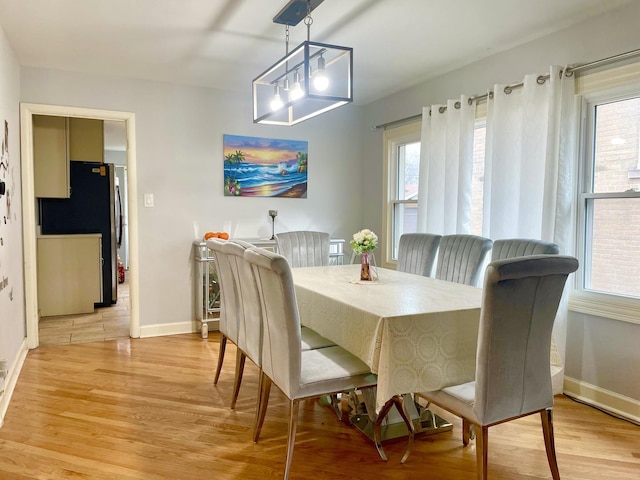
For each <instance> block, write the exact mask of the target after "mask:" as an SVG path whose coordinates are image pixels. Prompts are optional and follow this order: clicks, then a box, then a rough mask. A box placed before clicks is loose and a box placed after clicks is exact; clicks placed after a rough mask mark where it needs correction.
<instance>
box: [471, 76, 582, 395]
mask: <svg viewBox="0 0 640 480" xmlns="http://www.w3.org/2000/svg"><path fill="white" fill-rule="evenodd" d="M541 80H542V79H541V78H540V77H539V75H527V76H526V77H525V79H524V82H523V86H522V88H514V89H512V91H511V92H508V91H507V92H505V85H495V87H494V90H493V91H494V97H493V99H490V100H489V101H488V105H487V140H486V158H485V179H484V209H483V235H484V236H486V237H489V238H491V239H493V240H496V239H500V238H537V239H542V240H548V241H552V242H555V243H557V244H558V245H559V246H560V252H561V253H562V254H573V253H574V251H575V248H574V244H573V233H574V232H575V218H574V213H573V212H574V211H575V208H574V205H575V203H574V202H575V181H576V154H575V153H576V130H577V129H576V113H575V112H576V107H575V85H574V83H575V82H574V78H573V77H567V76H565V75H563V74H562V70H561V68H560V67H556V66H554V67H551V70H550V72H549V78H548V79H546V80H545V81H544V83H541ZM565 298H566V295H565ZM566 312H567V310H566V300H563V304H562V305H561V306H560V309H559V313H558V316H557V318H556V324H555V326H554V340H555V342H554V347H555V345H557V346H559V347H560V348H561V351H558V350H556V351H555V352H553V353H554V354H555V355H552V363H553V370H554V392H555V393H560V392H561V391H562V382H563V377H564V369H563V363H564V362H563V358H564V346H565V343H566Z"/></svg>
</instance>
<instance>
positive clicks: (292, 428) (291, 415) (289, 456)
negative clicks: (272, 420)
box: [284, 400, 300, 480]
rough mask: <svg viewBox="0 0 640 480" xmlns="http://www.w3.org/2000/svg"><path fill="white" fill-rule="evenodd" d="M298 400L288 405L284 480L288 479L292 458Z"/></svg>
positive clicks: (296, 425)
mask: <svg viewBox="0 0 640 480" xmlns="http://www.w3.org/2000/svg"><path fill="white" fill-rule="evenodd" d="M299 407H300V400H291V404H290V407H289V412H290V413H289V441H288V442H287V461H286V463H285V467H284V480H288V479H289V472H290V471H291V460H293V447H294V445H295V443H296V430H297V427H298V409H299Z"/></svg>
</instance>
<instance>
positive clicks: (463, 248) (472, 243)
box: [436, 234, 493, 287]
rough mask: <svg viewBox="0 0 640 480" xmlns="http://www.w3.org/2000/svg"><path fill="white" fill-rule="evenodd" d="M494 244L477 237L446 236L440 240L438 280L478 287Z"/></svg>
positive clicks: (486, 239)
mask: <svg viewBox="0 0 640 480" xmlns="http://www.w3.org/2000/svg"><path fill="white" fill-rule="evenodd" d="M492 244H493V242H492V241H491V240H489V239H488V238H484V237H479V236H476V235H463V234H460V235H444V236H443V237H442V239H441V240H440V248H439V250H438V264H437V267H436V278H439V279H440V280H447V281H449V282H456V283H463V284H465V285H471V286H474V287H475V286H478V284H479V280H480V278H481V272H482V267H483V266H484V264H485V261H486V259H487V255H488V253H489V251H490V250H491V245H492Z"/></svg>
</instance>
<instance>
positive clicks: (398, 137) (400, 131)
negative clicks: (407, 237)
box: [382, 119, 422, 268]
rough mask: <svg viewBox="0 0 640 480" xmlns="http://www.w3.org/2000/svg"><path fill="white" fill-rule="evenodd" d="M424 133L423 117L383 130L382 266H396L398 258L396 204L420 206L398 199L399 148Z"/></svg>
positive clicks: (415, 201)
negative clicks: (396, 251) (395, 240)
mask: <svg viewBox="0 0 640 480" xmlns="http://www.w3.org/2000/svg"><path fill="white" fill-rule="evenodd" d="M421 134H422V119H419V120H417V121H414V122H410V123H406V124H404V125H401V126H398V127H395V128H387V129H385V130H384V132H383V149H384V175H383V195H384V196H383V198H384V206H383V212H382V218H383V233H382V239H383V243H384V246H385V248H384V251H383V258H382V266H383V267H385V268H396V266H397V263H398V262H397V260H396V259H394V258H393V238H394V229H395V227H396V225H395V219H394V211H395V207H396V205H407V204H409V205H415V206H416V208H417V206H418V199H417V198H416V199H415V200H398V194H397V193H398V192H397V189H398V148H399V147H400V146H402V145H406V144H408V143H415V142H420V137H421Z"/></svg>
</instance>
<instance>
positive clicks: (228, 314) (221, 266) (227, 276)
mask: <svg viewBox="0 0 640 480" xmlns="http://www.w3.org/2000/svg"><path fill="white" fill-rule="evenodd" d="M224 245H225V241H224V240H220V239H217V238H211V239H209V240H207V247H208V248H209V249H211V251H212V252H213V256H214V258H215V261H216V270H217V272H218V283H219V285H220V323H219V329H220V349H219V350H218V364H217V366H216V374H215V377H214V380H213V383H214V384H217V383H218V380H219V378H220V372H221V371H222V363H223V361H224V354H225V351H226V348H227V340H231V342H233V343H234V344H236V345H237V343H238V329H239V326H238V323H239V318H238V316H239V302H240V299H239V297H238V292H237V289H236V287H235V281H234V278H233V273H232V271H231V264H230V263H229V258H228V255H227V254H226V253H225V252H224V251H223V247H224Z"/></svg>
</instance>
